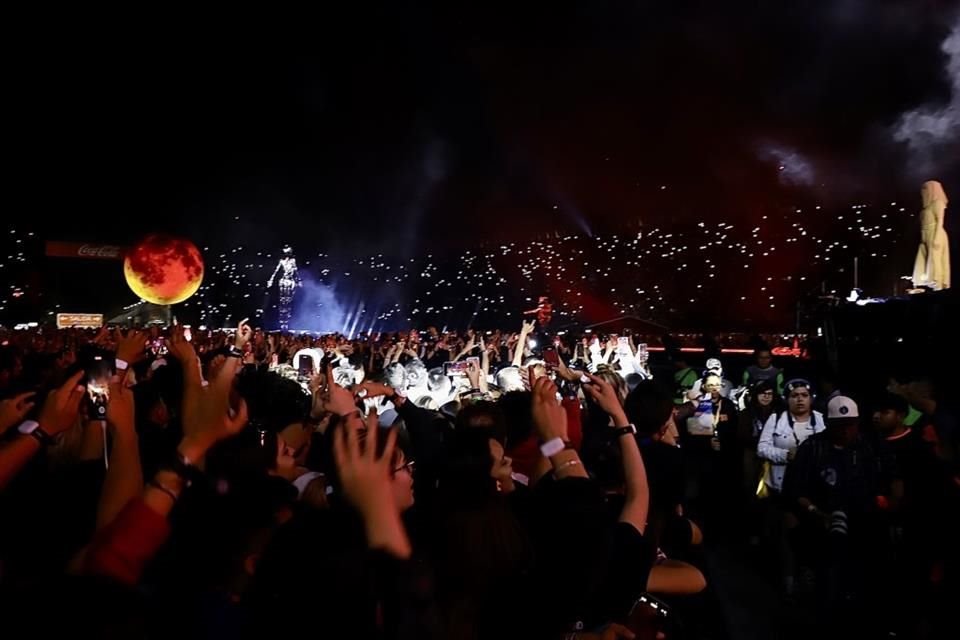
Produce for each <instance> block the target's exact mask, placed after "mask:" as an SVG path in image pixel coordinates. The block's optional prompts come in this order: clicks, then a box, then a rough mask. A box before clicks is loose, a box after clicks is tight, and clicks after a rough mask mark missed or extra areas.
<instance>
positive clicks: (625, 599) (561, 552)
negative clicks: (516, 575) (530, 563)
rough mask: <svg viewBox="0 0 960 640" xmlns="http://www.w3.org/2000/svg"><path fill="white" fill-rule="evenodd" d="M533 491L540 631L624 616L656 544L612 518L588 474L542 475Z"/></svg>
mask: <svg viewBox="0 0 960 640" xmlns="http://www.w3.org/2000/svg"><path fill="white" fill-rule="evenodd" d="M532 493H533V495H532V496H531V498H532V500H531V507H532V509H531V513H530V516H531V519H530V530H531V532H532V534H533V535H532V540H533V542H534V545H535V549H536V554H537V559H538V560H537V566H536V569H535V572H536V584H537V585H538V587H537V589H536V593H535V599H536V603H534V605H533V609H534V611H535V612H536V613H535V614H534V615H538V616H541V617H542V619H543V623H544V624H543V627H542V630H543V631H544V637H552V636H551V635H550V634H554V635H559V634H560V633H563V632H566V631H571V630H573V625H575V624H576V623H577V622H581V623H583V625H584V627H585V628H591V627H593V626H596V625H599V624H602V623H604V622H609V621H610V620H618V619H624V618H625V617H626V616H627V614H628V613H629V612H630V606H631V605H632V604H633V602H634V600H636V598H637V597H638V596H639V595H640V594H641V593H643V592H644V591H645V590H646V585H647V578H648V576H649V573H650V569H651V568H652V566H653V561H654V559H655V549H654V548H653V546H652V545H651V544H650V543H649V541H648V540H647V538H646V537H645V536H644V535H643V534H641V533H640V532H639V531H637V530H636V528H634V527H633V525H631V524H627V523H622V522H610V517H609V516H610V514H612V513H613V511H612V510H611V505H610V504H608V502H607V500H606V499H605V496H604V495H603V493H602V492H601V491H600V488H599V485H598V484H597V483H596V482H595V481H594V480H591V479H587V478H566V479H564V480H560V481H553V480H549V479H546V480H545V481H544V480H541V482H539V483H538V484H537V486H536V487H535V488H534V490H533V492H532Z"/></svg>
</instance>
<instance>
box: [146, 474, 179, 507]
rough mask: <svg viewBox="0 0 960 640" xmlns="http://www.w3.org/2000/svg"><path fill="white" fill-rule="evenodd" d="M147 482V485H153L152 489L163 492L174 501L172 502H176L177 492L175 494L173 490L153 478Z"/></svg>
mask: <svg viewBox="0 0 960 640" xmlns="http://www.w3.org/2000/svg"><path fill="white" fill-rule="evenodd" d="M147 484H148V485H149V486H151V487H153V488H154V489H156V490H157V491H162V492H164V493H165V494H167V497H168V498H170V499H171V500H172V501H173V502H174V504H176V502H177V500H178V499H179V496H178V495H177V494H175V493H174V492H173V491H171V490H170V489H167V488H166V487H165V486H163V485H162V484H160V483H159V482H157V481H156V480H155V479H154V478H151V479H150V480H149V481H148V482H147Z"/></svg>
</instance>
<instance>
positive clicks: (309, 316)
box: [290, 270, 350, 333]
mask: <svg viewBox="0 0 960 640" xmlns="http://www.w3.org/2000/svg"><path fill="white" fill-rule="evenodd" d="M300 275H301V278H302V283H303V286H302V287H300V288H299V289H297V290H296V292H295V293H294V296H293V315H292V317H291V319H290V328H291V329H292V330H294V331H315V332H320V333H333V332H338V331H343V330H344V325H345V324H346V322H347V316H348V315H350V313H349V311H348V310H347V308H346V306H345V305H344V304H343V303H341V302H340V301H339V300H338V299H337V292H336V287H334V286H333V285H329V284H323V283H321V282H318V281H317V280H316V279H315V277H314V275H313V274H311V273H309V272H307V271H306V270H303V271H301V272H300Z"/></svg>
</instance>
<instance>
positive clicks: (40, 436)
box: [28, 427, 56, 447]
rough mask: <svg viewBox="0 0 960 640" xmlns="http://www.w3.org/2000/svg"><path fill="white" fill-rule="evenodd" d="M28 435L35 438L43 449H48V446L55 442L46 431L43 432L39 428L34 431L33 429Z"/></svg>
mask: <svg viewBox="0 0 960 640" xmlns="http://www.w3.org/2000/svg"><path fill="white" fill-rule="evenodd" d="M28 435H30V436H32V437H34V438H36V440H37V442H39V443H40V444H41V445H42V446H44V447H49V446H50V445H52V444H53V443H54V442H56V440H54V438H53V436H51V435H50V434H49V433H47V432H46V431H44V430H43V429H41V428H40V427H37V428H36V429H34V430H33V431H31V432H30V433H29V434H28Z"/></svg>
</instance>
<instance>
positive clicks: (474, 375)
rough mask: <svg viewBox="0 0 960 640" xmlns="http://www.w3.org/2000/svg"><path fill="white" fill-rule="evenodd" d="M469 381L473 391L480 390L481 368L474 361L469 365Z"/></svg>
mask: <svg viewBox="0 0 960 640" xmlns="http://www.w3.org/2000/svg"><path fill="white" fill-rule="evenodd" d="M467 379H468V380H469V381H470V388H471V389H479V388H480V367H478V366H477V363H476V362H474V361H473V360H471V361H469V362H468V363H467Z"/></svg>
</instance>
